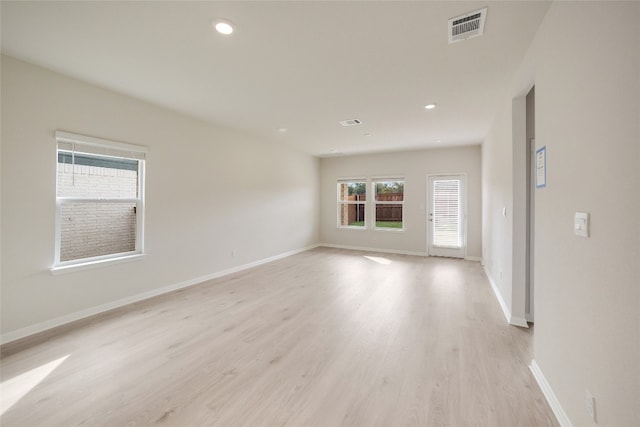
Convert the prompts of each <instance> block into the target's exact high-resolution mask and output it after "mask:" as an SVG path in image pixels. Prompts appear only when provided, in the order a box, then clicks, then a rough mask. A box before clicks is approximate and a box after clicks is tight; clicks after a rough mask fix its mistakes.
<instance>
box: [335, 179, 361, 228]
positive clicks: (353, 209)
mask: <svg viewBox="0 0 640 427" xmlns="http://www.w3.org/2000/svg"><path fill="white" fill-rule="evenodd" d="M366 226H367V182H366V180H364V179H362V180H341V181H338V227H341V228H362V229H364V228H365V227H366Z"/></svg>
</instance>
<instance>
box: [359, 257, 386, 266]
mask: <svg viewBox="0 0 640 427" xmlns="http://www.w3.org/2000/svg"><path fill="white" fill-rule="evenodd" d="M364 257H365V258H366V259H368V260H369V261H373V262H377V263H378V264H383V265H389V264H391V260H388V259H386V258H382V257H377V256H367V255H365V256H364Z"/></svg>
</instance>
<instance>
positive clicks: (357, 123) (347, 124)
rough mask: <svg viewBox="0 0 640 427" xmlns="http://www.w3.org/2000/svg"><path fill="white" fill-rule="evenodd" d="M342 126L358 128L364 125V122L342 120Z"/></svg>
mask: <svg viewBox="0 0 640 427" xmlns="http://www.w3.org/2000/svg"><path fill="white" fill-rule="evenodd" d="M339 123H340V124H341V125H342V126H356V125H360V124H362V121H361V120H359V119H351V120H342V121H341V122H339Z"/></svg>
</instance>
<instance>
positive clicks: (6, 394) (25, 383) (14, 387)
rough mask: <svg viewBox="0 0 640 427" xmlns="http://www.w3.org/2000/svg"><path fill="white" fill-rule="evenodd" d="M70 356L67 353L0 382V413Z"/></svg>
mask: <svg viewBox="0 0 640 427" xmlns="http://www.w3.org/2000/svg"><path fill="white" fill-rule="evenodd" d="M69 356H71V355H70V354H67V355H66V356H63V357H61V358H59V359H56V360H54V361H51V362H49V363H46V364H44V365H41V366H38V367H37V368H33V369H32V370H30V371H28V372H25V373H24V374H21V375H18V376H17V377H13V378H11V379H9V380H6V381H3V382H2V383H1V384H0V396H2V398H1V399H0V415H2V414H4V413H5V412H6V411H8V410H9V408H11V407H12V406H13V405H15V404H16V403H17V402H18V401H19V400H20V399H22V398H23V397H24V396H25V395H26V394H27V393H29V392H30V391H31V390H32V389H33V388H34V387H35V386H37V385H38V384H40V383H41V382H42V381H43V380H44V379H45V378H47V377H48V376H49V374H50V373H52V372H53V371H54V370H55V369H56V368H57V367H58V366H60V365H61V364H62V362H64V361H65V360H67V358H68V357H69Z"/></svg>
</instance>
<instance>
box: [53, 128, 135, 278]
mask: <svg viewBox="0 0 640 427" xmlns="http://www.w3.org/2000/svg"><path fill="white" fill-rule="evenodd" d="M56 141H57V145H58V147H57V178H56V253H55V266H54V270H55V269H56V268H63V267H68V266H75V265H84V264H91V263H94V262H101V261H106V260H112V259H118V258H125V257H130V256H132V255H137V254H142V253H143V222H144V165H145V157H146V148H145V147H142V146H138V145H133V144H126V143H122V142H115V141H107V140H103V139H98V138H93V137H87V136H81V135H74V134H70V133H66V132H56Z"/></svg>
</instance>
